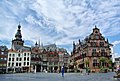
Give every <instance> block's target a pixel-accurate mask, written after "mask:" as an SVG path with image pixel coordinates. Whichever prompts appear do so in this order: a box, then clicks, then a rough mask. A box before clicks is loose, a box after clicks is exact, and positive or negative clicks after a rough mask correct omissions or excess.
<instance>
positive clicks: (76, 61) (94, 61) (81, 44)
mask: <svg viewBox="0 0 120 81" xmlns="http://www.w3.org/2000/svg"><path fill="white" fill-rule="evenodd" d="M111 46H112V44H110V43H109V41H108V39H105V37H103V36H102V34H101V33H100V30H99V29H98V28H97V27H96V26H95V28H94V29H93V32H92V33H91V34H90V35H89V36H87V37H86V38H85V39H84V40H83V41H80V40H79V41H78V43H75V42H73V51H72V54H71V62H72V63H73V65H72V67H71V68H72V69H75V68H76V69H77V70H80V68H87V67H89V68H90V69H91V71H99V70H100V68H101V67H111V65H112V64H111V63H110V61H111V57H112V55H111V48H110V47H111Z"/></svg>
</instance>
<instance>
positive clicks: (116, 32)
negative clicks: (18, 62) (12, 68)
mask: <svg viewBox="0 0 120 81" xmlns="http://www.w3.org/2000/svg"><path fill="white" fill-rule="evenodd" d="M19 22H20V24H21V26H22V29H21V30H22V35H23V39H24V40H25V45H29V46H31V45H34V43H35V42H36V41H37V40H40V41H41V43H43V44H44V45H46V44H52V43H56V44H57V45H58V46H60V47H64V48H67V49H68V51H69V52H70V51H72V42H73V41H76V42H77V41H78V39H81V40H83V39H84V38H85V37H86V36H88V35H89V34H90V33H91V32H92V29H93V28H94V26H95V25H96V26H97V27H98V28H99V29H100V31H101V33H102V34H103V36H105V38H108V39H109V42H110V43H112V44H113V45H114V53H115V55H116V56H119V55H120V51H119V50H120V0H0V45H7V46H8V47H9V48H10V46H11V40H12V39H14V34H15V33H16V30H17V26H18V24H19Z"/></svg>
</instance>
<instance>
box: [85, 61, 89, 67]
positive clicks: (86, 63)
mask: <svg viewBox="0 0 120 81" xmlns="http://www.w3.org/2000/svg"><path fill="white" fill-rule="evenodd" d="M85 65H86V68H87V67H88V65H89V60H85Z"/></svg>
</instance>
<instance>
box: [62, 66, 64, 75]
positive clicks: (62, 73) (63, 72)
mask: <svg viewBox="0 0 120 81" xmlns="http://www.w3.org/2000/svg"><path fill="white" fill-rule="evenodd" d="M62 77H64V66H62Z"/></svg>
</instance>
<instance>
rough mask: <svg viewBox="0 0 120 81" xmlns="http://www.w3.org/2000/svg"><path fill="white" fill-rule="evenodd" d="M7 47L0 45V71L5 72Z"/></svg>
mask: <svg viewBox="0 0 120 81" xmlns="http://www.w3.org/2000/svg"><path fill="white" fill-rule="evenodd" d="M7 56H8V48H7V47H6V46H0V73H6V69H7Z"/></svg>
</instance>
